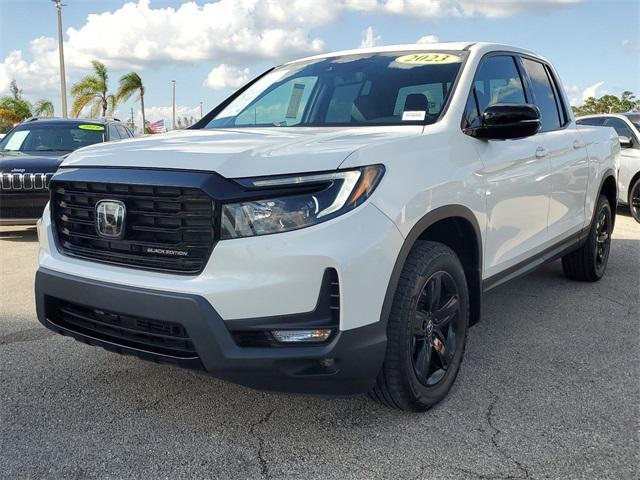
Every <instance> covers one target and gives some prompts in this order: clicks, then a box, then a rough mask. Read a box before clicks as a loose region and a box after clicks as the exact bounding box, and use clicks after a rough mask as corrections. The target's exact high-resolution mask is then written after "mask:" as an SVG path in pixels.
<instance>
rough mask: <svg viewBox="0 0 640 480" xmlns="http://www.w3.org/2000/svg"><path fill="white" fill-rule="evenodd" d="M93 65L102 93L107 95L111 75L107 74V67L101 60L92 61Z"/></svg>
mask: <svg viewBox="0 0 640 480" xmlns="http://www.w3.org/2000/svg"><path fill="white" fill-rule="evenodd" d="M91 65H92V66H93V71H94V72H95V75H96V77H97V78H98V80H99V82H100V86H101V87H102V88H101V92H102V93H103V94H106V93H107V89H108V84H109V74H108V73H107V67H105V66H104V63H102V62H101V61H99V60H91Z"/></svg>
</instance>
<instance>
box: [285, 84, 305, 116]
mask: <svg viewBox="0 0 640 480" xmlns="http://www.w3.org/2000/svg"><path fill="white" fill-rule="evenodd" d="M304 87H305V85H304V83H294V84H293V90H292V91H291V97H290V98H289V106H288V107H287V113H286V115H285V117H286V118H298V112H299V111H300V102H301V101H302V94H303V93H304Z"/></svg>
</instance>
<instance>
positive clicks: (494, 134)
mask: <svg viewBox="0 0 640 480" xmlns="http://www.w3.org/2000/svg"><path fill="white" fill-rule="evenodd" d="M540 126H541V123H540V110H539V109H538V107H536V106H535V105H529V104H514V103H496V104H494V105H491V106H489V107H487V108H486V109H485V111H484V113H483V114H482V125H481V126H480V127H477V128H471V129H468V131H467V132H466V133H468V134H469V135H471V136H472V137H476V138H482V139H485V140H509V139H513V138H524V137H530V136H532V135H535V134H536V133H538V131H539V130H540Z"/></svg>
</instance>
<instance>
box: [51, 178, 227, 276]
mask: <svg viewBox="0 0 640 480" xmlns="http://www.w3.org/2000/svg"><path fill="white" fill-rule="evenodd" d="M100 200H117V201H120V202H123V203H124V204H125V206H126V218H125V233H124V236H123V238H121V239H107V238H103V237H101V236H99V235H98V233H97V231H96V204H97V203H98V202H99V201H100ZM51 213H52V219H53V222H54V224H55V226H56V230H57V235H58V245H59V248H60V249H61V251H62V253H65V254H67V255H71V256H76V257H81V258H86V259H91V260H96V261H102V262H107V263H114V264H119V265H126V266H131V267H138V268H145V269H152V270H161V271H169V272H176V273H198V272H200V271H201V270H202V269H203V268H204V266H205V264H206V262H207V260H208V258H209V255H210V253H211V249H212V248H213V242H214V229H213V202H212V199H211V198H210V197H209V196H208V195H207V194H205V193H204V192H203V191H202V190H200V189H198V188H187V187H171V186H156V185H126V184H116V183H99V182H78V181H56V180H54V181H53V182H52V184H51Z"/></svg>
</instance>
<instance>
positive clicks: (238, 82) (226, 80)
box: [204, 63, 251, 90]
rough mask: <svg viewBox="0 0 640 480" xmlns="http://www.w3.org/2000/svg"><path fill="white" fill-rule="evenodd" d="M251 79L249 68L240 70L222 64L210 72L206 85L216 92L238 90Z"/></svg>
mask: <svg viewBox="0 0 640 480" xmlns="http://www.w3.org/2000/svg"><path fill="white" fill-rule="evenodd" d="M250 79H251V75H250V73H249V69H248V68H244V69H241V68H238V67H234V66H232V65H225V64H224V63H221V64H220V65H218V66H217V67H215V68H214V69H212V70H211V71H210V72H209V75H207V78H206V80H205V81H204V85H205V86H206V87H209V88H213V89H214V90H219V89H222V88H230V87H231V88H238V87H241V86H242V85H244V84H245V83H247V82H248V81H249V80H250Z"/></svg>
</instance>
